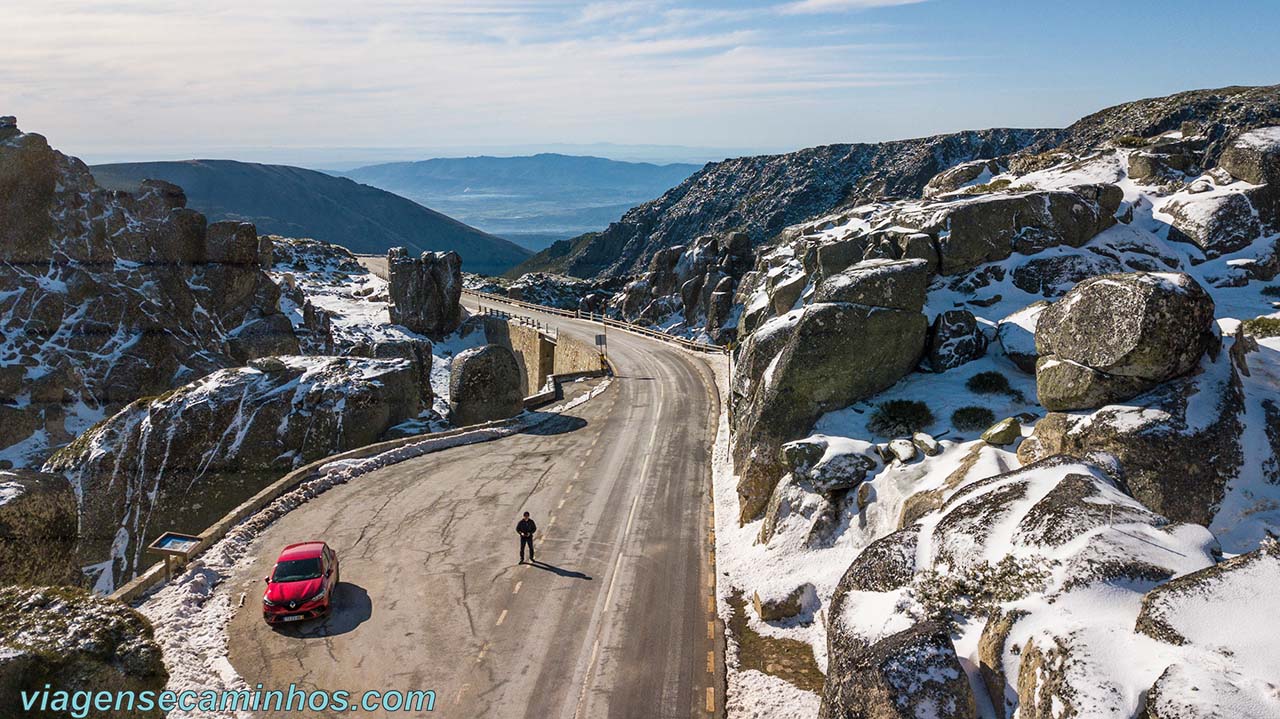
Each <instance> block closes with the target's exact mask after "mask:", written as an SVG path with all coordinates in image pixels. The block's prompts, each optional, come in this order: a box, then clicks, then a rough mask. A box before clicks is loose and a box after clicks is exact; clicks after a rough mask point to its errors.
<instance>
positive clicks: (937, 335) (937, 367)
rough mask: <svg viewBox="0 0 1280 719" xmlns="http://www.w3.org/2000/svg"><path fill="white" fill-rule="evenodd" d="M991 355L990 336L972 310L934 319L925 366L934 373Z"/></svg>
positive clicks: (949, 312) (926, 348) (941, 315)
mask: <svg viewBox="0 0 1280 719" xmlns="http://www.w3.org/2000/svg"><path fill="white" fill-rule="evenodd" d="M986 353H987V335H986V333H985V332H984V331H983V329H982V326H981V325H980V324H978V318H977V317H975V316H974V315H973V313H972V312H970V311H969V310H947V311H946V312H940V313H938V316H937V317H934V318H933V326H932V327H930V329H929V344H928V345H927V346H926V347H925V354H924V359H925V363H926V364H927V366H928V367H929V369H931V370H932V371H934V372H946V371H947V370H949V369H954V368H956V367H959V366H960V365H962V364H965V363H967V362H972V361H973V360H976V359H979V358H981V357H982V356H983V355H984V354H986Z"/></svg>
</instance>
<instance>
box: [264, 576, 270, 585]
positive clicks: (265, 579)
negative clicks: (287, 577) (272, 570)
mask: <svg viewBox="0 0 1280 719" xmlns="http://www.w3.org/2000/svg"><path fill="white" fill-rule="evenodd" d="M262 581H264V582H266V583H267V584H270V583H271V577H263V578H262Z"/></svg>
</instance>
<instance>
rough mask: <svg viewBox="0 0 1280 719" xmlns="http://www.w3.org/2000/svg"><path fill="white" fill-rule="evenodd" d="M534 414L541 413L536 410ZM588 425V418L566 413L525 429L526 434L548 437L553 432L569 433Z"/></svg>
mask: <svg viewBox="0 0 1280 719" xmlns="http://www.w3.org/2000/svg"><path fill="white" fill-rule="evenodd" d="M532 414H539V413H538V412H534V413H532ZM586 426H587V420H585V419H582V418H581V417H571V416H569V415H566V414H560V415H555V416H553V417H552V418H551V419H548V420H546V421H545V422H541V423H539V424H537V425H535V426H533V427H530V428H529V429H526V430H525V431H524V434H532V435H535V436H539V437H546V436H550V435H553V434H568V433H569V432H577V431H578V430H580V429H582V428H583V427H586Z"/></svg>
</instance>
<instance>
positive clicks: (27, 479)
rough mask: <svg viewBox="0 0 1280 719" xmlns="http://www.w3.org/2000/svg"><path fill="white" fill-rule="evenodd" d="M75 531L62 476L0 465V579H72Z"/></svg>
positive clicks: (49, 581) (74, 574)
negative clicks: (7, 468)
mask: <svg viewBox="0 0 1280 719" xmlns="http://www.w3.org/2000/svg"><path fill="white" fill-rule="evenodd" d="M77 536H78V530H77V527H76V495H75V492H74V491H72V487H71V483H70V482H68V481H67V479H66V477H62V476H60V475H56V474H42V473H40V472H34V471H31V470H25V469H16V470H0V584H14V583H16V584H76V583H77V581H78V576H79V574H80V571H79V567H77V566H75V563H74V562H73V561H72V557H73V556H74V551H75V547H76V538H77Z"/></svg>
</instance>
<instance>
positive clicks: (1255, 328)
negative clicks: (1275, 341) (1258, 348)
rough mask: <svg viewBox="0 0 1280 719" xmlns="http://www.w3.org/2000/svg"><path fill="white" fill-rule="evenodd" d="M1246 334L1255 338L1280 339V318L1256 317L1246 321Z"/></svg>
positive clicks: (1244, 323)
mask: <svg viewBox="0 0 1280 719" xmlns="http://www.w3.org/2000/svg"><path fill="white" fill-rule="evenodd" d="M1241 324H1243V325H1244V332H1245V334H1247V335H1253V336H1254V337H1280V317H1254V318H1253V319H1251V320H1245V321H1244V322H1242V323H1241Z"/></svg>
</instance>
